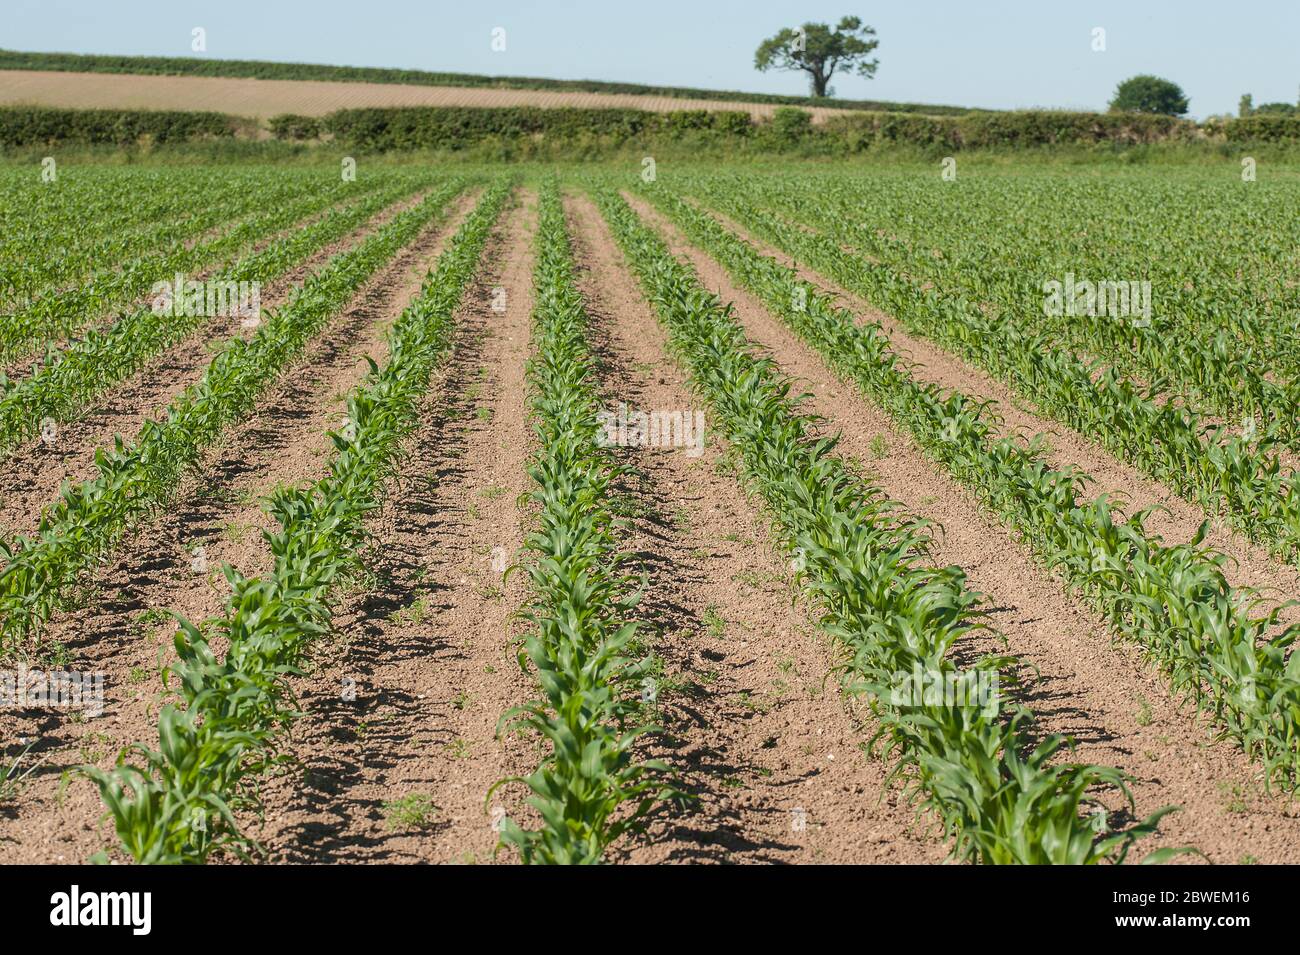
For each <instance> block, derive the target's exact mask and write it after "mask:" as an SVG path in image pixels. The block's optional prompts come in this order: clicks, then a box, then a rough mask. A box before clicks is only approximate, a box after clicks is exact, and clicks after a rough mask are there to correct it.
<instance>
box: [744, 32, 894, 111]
mask: <svg viewBox="0 0 1300 955" xmlns="http://www.w3.org/2000/svg"><path fill="white" fill-rule="evenodd" d="M875 35H876V31H875V29H874V28H873V27H869V26H864V25H863V23H862V20H861V19H860V18H858V17H843V18H842V19H841V20H840V22H839V23H838V24H837V25H836V26H835V28H834V29H832V28H831V27H830V25H829V24H826V23H805V24H804V25H803V26H801V27H796V28H793V29H791V28H789V27H787V28H786V29H784V30H782V31H781V32H780V33H778V34H777V35H776V36H774V37H769V38H768V39H766V40H764V41H763V42H762V43H761V44H759V47H758V49H757V50H756V51H755V52H754V68H755V69H757V70H758V71H760V72H767V71H768V70H770V69H777V70H801V71H803V72H804V73H807V74H808V80H809V83H810V84H811V86H812V95H813V96H825V95H827V92H826V91H827V89H828V87H829V84H830V80H831V77H832V76H833V75H834V74H835V73H836V71H839V72H843V73H856V74H857V75H858V76H865V77H867V78H868V79H870V78H871V77H872V76H874V75H875V72H876V67H878V66H879V65H880V61H879V60H874V59H871V60H869V59H867V57H868V56H870V55H871V52H872V51H873V50H874V49H875V48H876V47H877V46H879V45H880V41H879V40H876V39H874V37H875Z"/></svg>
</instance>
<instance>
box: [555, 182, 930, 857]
mask: <svg viewBox="0 0 1300 955" xmlns="http://www.w3.org/2000/svg"><path fill="white" fill-rule="evenodd" d="M569 213H570V222H571V228H570V233H571V235H574V236H575V255H576V258H577V260H578V261H579V263H580V271H581V277H580V287H581V289H582V292H583V295H584V297H585V298H586V301H587V306H588V314H589V315H590V316H591V321H592V326H593V331H594V335H595V337H596V339H597V351H598V355H599V357H600V359H601V361H602V365H603V368H602V378H603V388H604V391H605V394H606V398H607V401H608V402H609V404H610V406H611V407H616V406H617V405H618V404H619V403H620V402H626V403H627V404H628V406H629V407H630V408H632V409H638V408H639V409H643V410H677V409H683V410H685V409H694V408H696V407H698V405H699V401H698V399H696V398H694V397H693V396H692V394H691V392H690V391H689V390H688V388H687V385H686V377H685V374H684V372H683V371H682V370H681V369H680V368H678V367H677V365H676V364H675V363H674V362H673V361H672V360H671V359H669V358H668V356H667V354H666V352H665V337H664V333H663V331H662V329H661V328H660V326H659V324H658V322H657V321H656V319H655V316H654V313H653V311H652V310H651V308H650V306H649V305H648V304H647V302H646V301H645V299H644V297H643V296H642V295H641V293H640V290H639V287H638V285H637V284H636V281H635V279H634V278H633V276H632V275H631V274H630V273H629V272H628V271H627V268H626V265H625V264H624V262H623V258H622V254H621V253H620V252H619V250H618V248H617V246H616V245H615V244H614V241H613V238H612V236H611V235H610V233H609V230H608V227H607V226H606V225H605V223H604V222H603V221H602V220H601V218H600V215H599V213H598V212H597V211H596V210H595V208H594V206H593V205H592V204H591V202H590V200H589V199H587V198H586V197H581V196H579V197H574V198H573V199H572V200H571V201H570V203H569ZM706 428H707V416H706ZM724 450H725V448H724V446H723V443H722V442H721V441H720V440H719V439H715V438H713V437H712V436H710V437H709V439H708V442H707V446H706V448H705V450H704V453H703V454H702V455H700V456H697V457H692V456H691V455H690V454H688V453H687V451H686V450H685V449H681V448H670V449H659V448H621V449H619V453H620V455H621V456H622V457H623V459H624V461H623V463H625V464H627V465H628V466H630V467H631V468H634V469H635V471H636V472H637V473H638V474H639V478H638V479H637V480H635V481H633V482H632V485H631V487H629V488H628V489H627V490H628V491H629V493H630V495H631V499H632V506H631V507H630V508H629V510H630V512H631V514H632V515H633V517H632V518H631V528H630V533H629V536H628V540H627V546H628V550H629V552H630V553H631V555H632V558H633V559H632V560H631V561H630V562H629V565H628V567H627V570H628V571H629V572H630V573H633V574H644V575H645V576H646V580H647V584H646V587H645V597H644V599H643V601H642V603H641V604H640V605H639V608H638V616H642V617H643V618H644V619H646V620H647V622H648V623H649V625H650V627H651V628H652V631H653V632H654V633H655V634H656V635H655V637H654V639H653V641H652V643H653V647H654V649H655V651H656V652H657V653H658V654H660V655H661V656H662V658H663V660H664V665H665V674H664V677H663V679H662V681H661V683H662V684H663V685H664V687H665V689H664V691H663V693H662V695H661V696H660V697H659V699H658V701H657V702H658V709H659V714H658V719H659V720H661V721H662V723H663V725H664V732H663V734H662V735H660V736H658V737H657V738H656V739H655V741H654V743H653V744H652V745H650V746H649V747H647V749H648V754H649V755H650V756H653V757H658V758H663V759H666V760H667V761H668V762H669V763H670V765H672V766H673V767H674V768H675V769H676V770H677V771H678V772H679V773H680V780H679V785H680V786H681V788H683V790H684V791H686V792H688V793H690V794H691V795H692V796H693V797H694V799H695V801H694V802H693V803H691V804H689V805H688V807H687V808H686V809H685V810H682V809H679V808H677V807H675V806H671V805H667V806H664V807H662V809H661V810H660V811H657V812H656V813H654V815H653V816H652V817H651V821H650V825H649V827H648V829H647V831H646V833H645V834H643V835H641V836H639V837H634V838H632V839H630V840H629V842H628V844H627V845H625V846H621V847H619V851H618V853H617V854H616V855H617V858H618V859H620V860H621V861H628V862H635V863H655V862H726V863H732V862H938V861H942V860H943V859H944V858H946V856H947V847H946V846H944V845H943V844H942V843H941V841H940V840H938V839H937V838H935V836H934V834H933V833H932V832H926V831H925V827H924V825H923V824H919V823H917V822H916V821H915V818H914V813H913V810H912V809H911V808H909V807H908V806H906V805H905V804H904V803H903V801H902V800H901V799H900V794H899V792H898V791H897V790H896V789H891V788H889V787H887V786H886V785H885V772H884V769H883V767H882V766H881V764H880V763H879V762H876V761H873V760H869V759H867V758H865V757H864V756H863V754H862V753H861V752H860V751H859V746H860V745H861V744H862V742H863V741H864V737H863V736H862V734H861V732H860V731H859V728H858V727H857V726H855V724H854V721H853V719H852V717H851V716H850V714H849V712H848V710H847V709H846V707H845V705H844V703H843V701H842V699H841V697H840V696H839V693H838V684H837V682H836V680H835V679H834V678H833V677H832V678H827V674H828V673H829V671H830V670H831V668H832V667H833V666H834V665H835V663H836V660H835V658H834V656H833V654H832V651H831V650H830V648H829V647H828V646H827V643H826V641H825V639H824V638H823V637H822V635H821V632H820V630H819V629H818V628H817V627H815V626H814V625H812V624H810V622H809V621H808V619H807V617H806V616H805V615H804V614H803V613H801V612H800V611H799V610H798V609H797V608H794V607H792V606H791V591H790V586H789V583H788V568H787V566H786V562H785V561H783V560H782V559H781V558H780V556H779V555H778V553H777V552H776V551H775V549H774V548H773V547H772V546H771V545H770V544H769V543H768V539H767V537H768V535H767V529H766V523H765V521H764V519H763V517H762V515H761V511H760V510H759V509H758V506H757V504H756V502H754V501H751V500H748V499H747V498H746V495H745V493H744V491H743V490H742V489H741V488H740V486H739V485H738V484H737V482H736V479H735V478H734V477H733V476H731V475H729V474H728V473H726V472H725V471H724V470H723V469H722V468H721V466H720V465H721V462H722V455H723V452H724Z"/></svg>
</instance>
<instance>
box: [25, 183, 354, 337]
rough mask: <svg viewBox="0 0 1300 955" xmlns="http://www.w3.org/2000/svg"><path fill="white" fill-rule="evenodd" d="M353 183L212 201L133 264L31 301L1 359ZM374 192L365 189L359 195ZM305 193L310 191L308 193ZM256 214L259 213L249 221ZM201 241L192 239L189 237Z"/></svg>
mask: <svg viewBox="0 0 1300 955" xmlns="http://www.w3.org/2000/svg"><path fill="white" fill-rule="evenodd" d="M346 185H348V184H345V183H338V184H333V185H332V186H331V187H330V188H326V189H316V190H309V189H307V188H304V185H303V184H300V183H295V182H293V181H292V180H290V181H286V182H280V183H275V184H274V188H263V189H261V190H250V191H248V192H246V193H241V194H239V195H238V196H236V197H235V198H234V199H233V200H229V201H227V202H226V203H220V202H210V203H208V204H207V206H206V208H205V209H204V211H203V213H202V214H198V215H195V216H193V217H191V218H190V219H189V220H187V221H186V222H185V223H183V224H182V223H168V224H167V225H168V226H170V228H169V229H168V230H167V232H166V233H165V234H164V236H163V237H162V238H161V240H160V241H158V242H157V243H156V244H155V245H154V246H152V247H150V248H148V249H146V250H144V251H143V252H142V253H141V254H138V255H137V256H136V257H135V258H132V259H130V260H128V261H125V262H114V261H113V260H112V259H111V258H108V259H106V260H103V261H100V262H97V263H96V271H95V272H94V273H92V274H91V275H90V276H88V277H87V278H88V280H87V281H83V282H78V283H77V284H75V285H72V286H70V287H68V288H64V289H50V290H47V291H46V292H45V293H44V294H42V295H40V296H39V297H37V298H36V299H35V300H33V301H31V302H30V303H28V304H26V305H25V306H23V307H21V308H18V309H14V310H12V311H11V312H10V313H9V314H6V315H5V316H4V324H3V326H0V362H9V361H12V360H14V359H15V358H20V357H22V356H24V355H27V354H31V353H32V352H33V351H37V350H39V349H40V347H41V344H42V343H43V342H46V343H47V344H46V347H47V348H52V347H53V343H52V342H47V340H48V339H57V338H62V337H66V336H68V335H74V334H76V333H77V332H78V331H79V330H80V329H82V328H85V327H86V326H87V325H88V324H90V323H91V322H93V321H94V320H95V319H96V318H98V317H99V316H101V315H103V314H105V313H107V312H109V311H110V310H112V309H115V308H122V307H125V306H128V305H129V304H130V303H131V302H133V301H134V300H136V299H138V298H140V297H141V296H143V295H144V294H145V293H146V292H148V291H149V289H150V288H151V287H152V286H153V284H154V283H155V282H157V281H158V280H159V279H160V278H163V277H166V278H167V279H168V280H170V279H171V276H173V275H174V274H175V273H177V272H181V273H189V272H192V271H194V270H196V269H201V268H204V267H206V266H208V265H209V264H212V263H220V262H223V261H224V260H225V259H226V258H227V257H228V256H229V255H230V253H231V252H233V251H238V250H239V249H241V248H243V247H245V246H246V245H248V244H249V243H250V242H253V241H256V240H257V239H259V238H262V237H264V236H267V235H271V234H273V233H274V232H276V231H278V230H279V229H283V228H284V227H285V226H286V225H291V224H293V223H294V222H295V221H297V220H298V219H300V218H303V217H305V216H310V215H313V214H315V213H317V212H319V211H320V210H322V209H325V208H328V207H329V206H332V205H334V204H336V203H338V202H339V201H341V200H343V199H346V198H347V196H348V191H347V189H346V188H345V187H346ZM366 191H369V190H368V189H366V188H365V187H362V189H359V190H354V194H359V193H362V192H366ZM304 193H305V195H304ZM249 212H254V213H257V214H255V215H253V216H251V217H249V218H247V219H243V221H239V219H240V218H242V217H243V216H245V215H247V213H249ZM232 219H233V225H229V226H228V227H227V228H226V229H225V230H224V231H222V232H221V233H220V234H218V235H215V236H213V237H211V238H208V239H206V240H204V239H203V236H202V233H203V232H204V231H205V230H207V229H211V228H212V227H213V226H217V225H221V224H222V223H223V222H225V223H231V222H232ZM194 237H197V238H198V239H199V240H200V241H197V242H194V243H193V244H188V243H187V242H186V240H187V239H191V238H194Z"/></svg>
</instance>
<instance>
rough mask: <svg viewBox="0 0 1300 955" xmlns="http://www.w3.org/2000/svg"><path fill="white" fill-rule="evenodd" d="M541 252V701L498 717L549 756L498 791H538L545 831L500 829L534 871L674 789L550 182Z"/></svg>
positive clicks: (593, 855) (610, 831) (536, 638)
mask: <svg viewBox="0 0 1300 955" xmlns="http://www.w3.org/2000/svg"><path fill="white" fill-rule="evenodd" d="M536 247H537V265H536V270H535V273H534V286H535V288H536V294H537V302H536V306H535V308H534V312H533V321H534V339H535V341H536V344H537V353H536V355H535V356H534V358H533V359H532V360H531V361H530V363H529V368H528V378H529V382H530V384H531V385H532V388H533V391H534V396H533V399H532V410H533V414H534V416H535V421H536V428H537V434H538V438H539V443H540V447H539V449H538V451H537V454H536V455H535V456H534V458H533V461H532V463H531V465H530V466H529V468H528V473H529V475H530V476H531V477H532V479H533V482H534V485H535V488H534V490H533V492H532V495H531V496H532V499H533V501H535V502H536V503H537V504H538V506H539V508H540V513H539V515H538V522H539V527H538V529H537V530H535V531H534V532H533V533H531V534H530V535H529V536H528V539H527V541H526V542H525V547H526V549H527V550H528V551H530V552H531V554H532V555H533V557H534V560H532V561H530V562H528V563H526V564H524V565H523V566H524V567H525V569H526V571H527V573H528V575H529V577H530V579H531V582H532V590H533V594H534V599H533V601H532V603H531V604H530V605H529V607H528V609H527V611H526V617H527V619H528V620H529V621H530V623H531V624H532V629H531V632H530V633H529V634H528V636H527V637H526V638H525V641H524V653H522V654H521V655H520V665H521V666H525V668H526V665H527V663H529V662H531V664H532V666H533V668H534V670H535V672H536V676H537V680H538V682H539V683H540V684H541V688H542V693H543V698H542V699H541V700H540V701H538V702H536V703H533V704H531V705H529V706H526V707H523V708H522V709H519V710H513V711H511V712H509V713H507V714H505V716H503V717H502V720H503V722H506V721H508V722H510V723H511V724H512V729H530V730H534V731H536V732H537V733H538V734H540V735H541V736H542V737H543V738H544V739H545V740H546V741H547V742H548V743H549V744H550V747H551V751H550V753H549V754H548V755H547V756H546V758H545V759H544V760H543V762H542V764H541V765H540V766H538V767H537V769H536V770H535V771H534V772H533V773H531V774H530V775H529V776H528V777H527V778H525V779H509V780H502V781H501V782H499V783H497V784H496V786H494V787H493V790H495V789H496V788H497V786H501V785H503V784H505V783H525V784H527V786H528V788H529V789H530V790H532V795H531V796H530V797H529V799H528V802H529V804H530V805H532V806H533V807H534V808H535V809H536V810H537V811H538V813H539V814H540V815H541V817H542V826H541V828H539V829H532V830H528V829H523V828H521V827H520V826H519V825H517V824H516V823H515V822H513V821H512V820H509V819H507V820H506V821H505V823H504V825H503V828H502V831H501V842H502V844H503V845H510V846H514V847H515V848H517V849H518V850H519V852H520V855H521V856H522V857H523V861H524V862H525V863H528V864H591V863H598V862H600V861H601V860H602V857H603V855H604V852H605V848H606V847H607V846H608V845H609V844H610V843H611V842H613V841H614V840H615V839H617V838H618V837H619V836H620V835H622V834H623V833H624V832H626V831H628V830H629V829H631V828H633V827H635V826H636V825H637V824H638V822H639V821H640V820H641V818H642V817H643V816H644V815H645V814H646V813H647V812H648V811H649V810H650V809H651V808H652V807H653V806H654V805H655V804H656V803H657V802H658V801H660V800H662V799H665V798H668V797H669V796H670V795H672V790H671V789H670V787H668V786H667V785H665V784H664V783H663V782H662V779H663V778H664V774H665V773H666V772H667V767H666V766H664V765H663V764H661V763H659V762H658V761H654V760H647V761H640V762H638V761H636V759H635V758H634V753H633V747H634V746H635V744H636V741H637V740H638V738H639V737H641V736H642V735H644V734H645V733H647V732H650V731H651V729H652V727H649V726H635V725H629V718H631V717H634V716H635V714H636V712H637V709H638V707H637V705H636V704H637V703H638V702H639V701H638V700H637V699H636V694H637V693H638V692H639V690H640V681H641V678H642V677H643V676H644V675H645V673H644V664H641V663H638V662H637V661H635V660H633V659H631V658H630V656H629V650H630V647H631V646H632V644H633V641H634V640H635V638H636V630H637V623H636V621H634V620H631V619H628V617H627V615H628V613H629V611H630V609H631V607H632V603H633V602H632V601H631V600H630V599H629V598H628V597H627V596H626V594H627V590H628V588H627V581H626V580H625V578H624V576H623V575H621V574H620V573H619V565H620V563H621V559H620V558H621V555H620V554H619V552H618V549H617V548H618V540H617V537H616V535H615V533H614V516H613V513H612V511H611V502H610V491H611V484H612V482H613V480H614V479H615V477H616V475H617V473H618V467H617V465H616V464H615V462H614V460H613V458H612V455H611V454H610V452H609V451H608V450H607V449H605V448H603V447H601V446H600V444H599V441H598V439H599V437H600V429H599V423H598V419H597V413H598V411H599V409H600V403H599V402H600V396H599V394H598V392H597V389H596V385H595V381H594V377H595V376H594V371H593V358H592V354H591V351H590V348H589V346H588V344H587V339H586V333H587V317H586V313H585V311H584V306H583V301H582V297H581V295H580V293H579V292H578V290H577V287H576V286H575V284H574V276H573V262H572V258H571V253H570V248H569V240H568V235H567V233H566V231H565V223H564V211H563V207H562V205H561V202H560V197H559V192H558V186H557V185H556V183H555V181H554V180H548V181H547V182H546V184H545V186H544V187H543V190H542V193H541V204H540V219H539V224H538V234H537V245H536ZM525 657H526V659H525ZM490 795H491V794H490V793H489V796H490ZM629 803H630V804H631V808H630V809H628V808H626V806H627V804H629Z"/></svg>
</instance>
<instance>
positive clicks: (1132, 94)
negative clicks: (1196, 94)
mask: <svg viewBox="0 0 1300 955" xmlns="http://www.w3.org/2000/svg"><path fill="white" fill-rule="evenodd" d="M1110 108H1111V111H1112V112H1116V113H1163V114H1165V115H1167V116H1182V115H1183V114H1184V113H1186V112H1187V96H1186V95H1185V94H1184V93H1183V90H1182V87H1180V86H1179V85H1178V84H1177V83H1174V82H1172V81H1171V80H1165V79H1161V78H1160V77H1158V76H1150V75H1147V74H1143V75H1141V76H1134V77H1130V78H1129V79H1127V80H1125V81H1124V82H1123V83H1120V84H1119V86H1117V87H1116V88H1115V98H1114V99H1112V100H1111V101H1110Z"/></svg>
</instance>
